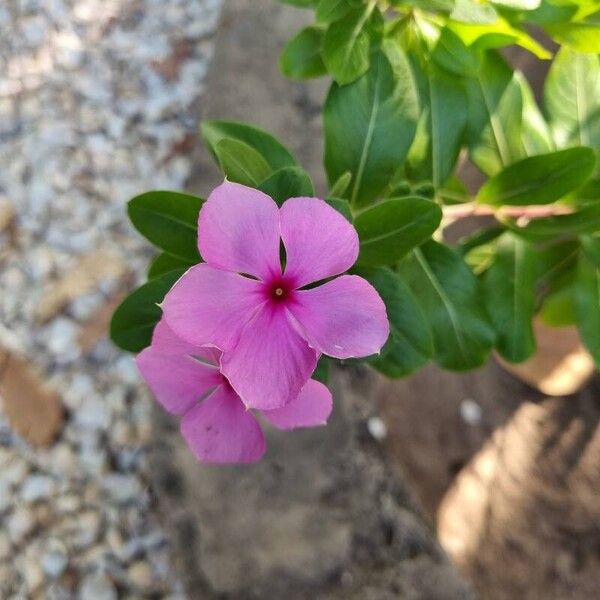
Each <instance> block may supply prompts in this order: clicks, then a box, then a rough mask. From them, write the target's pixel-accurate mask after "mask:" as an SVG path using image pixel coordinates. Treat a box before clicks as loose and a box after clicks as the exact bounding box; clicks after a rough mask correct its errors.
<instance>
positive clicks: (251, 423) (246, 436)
mask: <svg viewBox="0 0 600 600" xmlns="http://www.w3.org/2000/svg"><path fill="white" fill-rule="evenodd" d="M181 434H182V435H183V437H184V439H185V441H186V442H187V444H188V446H189V447H190V449H191V450H192V452H193V453H194V454H195V456H196V458H198V460H200V461H202V462H207V463H251V462H256V461H257V460H258V459H259V458H261V456H262V455H263V454H264V453H265V448H266V444H265V437H264V435H263V432H262V430H261V428H260V425H259V424H258V421H257V420H256V419H255V418H254V416H253V415H252V413H250V412H248V411H247V410H246V409H245V407H244V405H243V404H242V403H241V402H240V399H239V398H238V396H237V395H236V393H235V392H234V391H233V390H232V389H231V388H230V387H229V386H228V385H222V386H219V387H218V388H217V389H216V390H215V391H214V393H213V394H211V395H210V396H209V397H208V398H207V399H206V400H204V401H203V402H200V403H199V404H197V405H196V406H194V407H193V408H192V409H191V410H190V411H188V412H187V413H186V414H185V416H184V417H183V419H182V420H181Z"/></svg>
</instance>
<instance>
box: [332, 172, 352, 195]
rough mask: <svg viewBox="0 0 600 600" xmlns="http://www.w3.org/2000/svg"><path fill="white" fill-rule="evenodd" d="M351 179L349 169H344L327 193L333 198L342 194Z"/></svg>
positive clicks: (346, 189)
mask: <svg viewBox="0 0 600 600" xmlns="http://www.w3.org/2000/svg"><path fill="white" fill-rule="evenodd" d="M351 181H352V173H350V171H346V172H345V173H344V174H342V175H340V176H339V178H338V180H337V181H336V182H335V183H334V184H333V185H332V186H331V189H330V190H329V195H330V196H333V197H334V198H337V197H340V196H343V195H344V194H345V193H346V192H347V191H348V186H349V185H350V182H351Z"/></svg>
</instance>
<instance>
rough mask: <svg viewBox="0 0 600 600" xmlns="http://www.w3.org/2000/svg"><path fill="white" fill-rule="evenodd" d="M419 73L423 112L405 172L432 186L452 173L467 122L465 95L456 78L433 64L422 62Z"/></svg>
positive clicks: (442, 182)
mask: <svg viewBox="0 0 600 600" xmlns="http://www.w3.org/2000/svg"><path fill="white" fill-rule="evenodd" d="M414 67H415V70H416V72H417V73H418V75H417V81H418V82H419V95H420V99H421V106H422V111H423V112H422V113H421V118H420V120H419V124H418V125H417V132H416V135H415V139H414V142H413V145H412V146H411V149H410V152H409V155H408V165H407V172H408V174H409V175H410V176H411V177H412V178H413V179H427V180H429V181H431V182H432V183H433V186H434V188H438V187H440V186H441V185H443V184H444V183H445V182H446V181H447V179H448V178H449V177H450V175H452V172H453V171H454V166H455V165H456V161H457V159H458V153H459V152H460V148H461V143H462V139H463V133H464V129H465V126H466V124H467V97H466V93H465V90H464V87H463V84H462V82H461V80H460V79H459V78H457V77H456V76H454V75H449V74H447V73H446V72H445V71H443V70H442V69H440V68H439V67H437V66H436V64H435V63H429V64H428V65H421V66H419V64H418V63H417V61H415V65H414Z"/></svg>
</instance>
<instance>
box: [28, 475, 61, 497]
mask: <svg viewBox="0 0 600 600" xmlns="http://www.w3.org/2000/svg"><path fill="white" fill-rule="evenodd" d="M54 490H55V483H54V481H53V480H52V478H51V477H48V476H47V475H30V476H29V477H28V478H27V479H26V480H25V482H24V483H23V485H22V486H21V499H22V500H23V501H24V502H37V501H38V500H44V499H47V498H49V497H50V496H51V495H52V494H53V492H54Z"/></svg>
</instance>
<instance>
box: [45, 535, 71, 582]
mask: <svg viewBox="0 0 600 600" xmlns="http://www.w3.org/2000/svg"><path fill="white" fill-rule="evenodd" d="M68 563H69V557H68V554H67V549H66V548H65V546H64V544H63V543H62V542H61V541H59V540H51V541H50V542H49V544H48V547H47V548H46V551H45V552H44V554H43V555H42V560H41V566H42V570H43V571H44V573H45V574H46V575H47V576H48V577H51V578H53V579H55V578H56V577H60V575H62V574H63V573H64V571H65V569H66V568H67V564H68Z"/></svg>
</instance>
